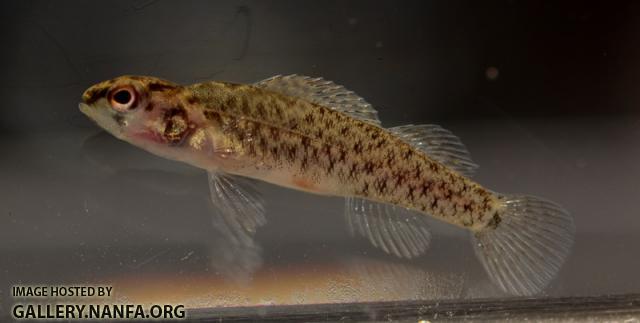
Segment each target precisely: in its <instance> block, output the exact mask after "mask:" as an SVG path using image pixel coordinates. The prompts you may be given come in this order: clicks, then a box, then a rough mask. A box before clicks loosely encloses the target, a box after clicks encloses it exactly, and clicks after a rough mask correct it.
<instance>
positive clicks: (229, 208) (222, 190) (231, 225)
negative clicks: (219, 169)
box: [208, 172, 267, 246]
mask: <svg viewBox="0 0 640 323" xmlns="http://www.w3.org/2000/svg"><path fill="white" fill-rule="evenodd" d="M208 174H209V189H210V195H211V202H212V203H213V206H214V208H215V209H216V212H215V216H214V218H213V224H214V225H215V226H216V227H218V228H219V229H223V230H226V231H227V232H228V233H229V238H230V239H232V240H233V242H234V243H236V244H239V245H244V246H253V245H254V242H253V234H254V233H255V232H256V229H257V228H258V227H260V226H262V225H264V224H266V223H267V220H266V217H265V208H264V200H263V199H262V196H261V195H260V193H259V192H258V190H257V189H256V187H255V183H254V182H253V181H252V180H250V179H248V178H244V177H240V176H234V175H229V174H225V173H216V172H209V173H208Z"/></svg>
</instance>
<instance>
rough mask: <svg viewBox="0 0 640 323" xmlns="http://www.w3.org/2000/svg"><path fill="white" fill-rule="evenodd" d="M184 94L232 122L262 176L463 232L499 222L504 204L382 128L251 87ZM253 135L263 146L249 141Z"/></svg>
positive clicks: (202, 87) (205, 87)
mask: <svg viewBox="0 0 640 323" xmlns="http://www.w3.org/2000/svg"><path fill="white" fill-rule="evenodd" d="M184 91H185V92H186V93H187V94H184V95H186V96H188V95H192V96H193V97H194V98H195V99H196V102H206V103H200V104H197V108H199V109H204V110H209V111H212V112H215V113H217V114H218V115H226V116H228V118H227V119H225V123H226V125H225V126H223V127H224V128H225V129H228V130H227V131H228V135H229V136H232V137H233V139H234V142H235V144H236V145H238V146H239V147H240V149H239V150H241V151H246V152H251V154H250V156H248V158H253V159H255V160H256V163H257V164H260V168H261V169H260V170H264V169H265V168H270V169H271V168H287V169H288V171H289V172H291V173H292V174H293V175H296V176H299V177H303V178H305V179H308V180H310V181H312V182H316V183H317V182H318V181H319V179H321V178H322V179H325V180H327V179H328V180H329V181H331V182H335V183H336V185H335V186H336V187H339V188H340V191H339V192H332V193H333V195H341V196H344V195H348V196H356V197H363V198H370V199H373V200H376V201H379V202H385V203H392V204H397V205H401V206H404V207H407V208H410V209H414V210H417V211H420V212H424V213H428V214H430V215H432V216H436V217H439V218H442V219H443V220H445V221H447V222H449V223H452V224H456V225H460V226H464V227H476V228H483V227H484V226H486V224H487V223H488V222H489V221H490V220H491V219H493V216H498V217H499V216H500V212H499V208H498V206H499V203H498V201H499V197H495V196H492V194H491V193H489V192H488V191H487V190H485V189H484V188H482V187H480V186H479V185H477V184H475V183H473V182H472V181H470V180H468V179H466V178H464V177H462V176H460V175H459V174H457V173H455V172H453V171H451V170H449V169H447V168H445V167H442V166H441V165H440V164H439V163H437V162H436V161H433V160H431V159H429V158H428V157H427V156H425V155H424V154H421V153H418V152H416V150H415V149H414V148H412V147H411V146H409V145H408V144H406V143H404V142H403V141H402V140H399V139H398V138H396V137H394V136H392V135H390V134H389V133H388V132H387V131H386V130H385V129H383V128H380V127H377V126H375V125H371V124H368V123H366V122H363V121H360V120H357V119H353V118H349V117H347V116H345V115H343V114H341V113H339V112H336V111H332V110H330V109H327V108H325V107H321V106H317V105H315V104H313V103H310V102H307V101H304V100H300V99H295V98H290V97H285V96H283V95H281V94H279V93H274V92H270V91H265V90H262V89H259V88H255V87H253V86H249V85H237V84H229V83H218V82H210V83H205V84H198V85H195V86H192V87H187V88H185V90H184ZM209 118H211V119H210V120H215V119H217V118H219V117H218V116H214V114H209ZM232 123H234V125H233V126H230V124H232ZM249 133H250V134H251V136H252V137H254V138H258V139H254V140H243V139H244V138H243V137H245V136H247V134H249ZM292 150H294V151H295V154H292V153H291V151H292Z"/></svg>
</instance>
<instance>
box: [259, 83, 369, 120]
mask: <svg viewBox="0 0 640 323" xmlns="http://www.w3.org/2000/svg"><path fill="white" fill-rule="evenodd" d="M253 85H254V86H257V87H260V88H263V89H267V90H270V91H274V92H278V93H281V94H285V95H289V96H294V97H297V98H300V99H303V100H307V101H309V102H312V103H316V104H318V105H321V106H324V107H327V108H330V109H332V110H336V111H339V112H342V113H344V114H347V115H349V116H351V117H353V118H356V119H359V120H362V121H365V122H368V123H371V124H374V125H378V126H379V125H380V120H379V119H378V111H376V110H375V109H374V108H373V107H372V106H371V104H369V103H367V101H365V100H364V99H363V98H361V97H360V96H358V95H357V94H355V93H354V92H353V91H349V90H347V89H346V88H345V87H344V86H342V85H338V84H335V83H333V82H331V81H327V80H325V79H323V78H321V77H317V78H311V77H309V76H303V75H296V74H292V75H285V76H282V75H276V76H273V77H270V78H268V79H265V80H262V81H259V82H256V83H254V84H253Z"/></svg>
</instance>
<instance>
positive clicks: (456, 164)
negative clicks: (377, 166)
mask: <svg viewBox="0 0 640 323" xmlns="http://www.w3.org/2000/svg"><path fill="white" fill-rule="evenodd" d="M389 131H390V132H391V133H393V134H395V135H396V136H398V137H399V138H401V139H403V140H404V141H405V142H407V143H409V144H410V145H412V146H413V147H415V148H416V149H418V150H422V151H423V152H425V153H426V154H427V155H428V156H429V157H431V158H433V159H435V160H436V161H438V162H440V163H442V164H443V165H445V166H447V167H449V168H451V169H453V170H455V171H456V172H458V173H460V174H462V175H465V176H472V175H473V174H474V173H475V171H476V170H477V169H478V165H477V164H476V163H474V162H473V161H472V160H471V155H470V154H469V151H468V150H467V147H465V146H464V144H463V143H462V142H461V141H460V138H458V137H456V136H455V135H454V134H452V133H451V131H449V130H446V129H444V128H442V127H440V126H438V125H435V124H423V125H405V126H398V127H393V128H389Z"/></svg>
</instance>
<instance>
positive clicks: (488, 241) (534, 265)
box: [474, 195, 575, 296]
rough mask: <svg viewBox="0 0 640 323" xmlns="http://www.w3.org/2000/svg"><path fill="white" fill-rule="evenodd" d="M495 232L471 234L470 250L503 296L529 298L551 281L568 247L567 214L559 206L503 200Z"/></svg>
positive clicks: (570, 223)
mask: <svg viewBox="0 0 640 323" xmlns="http://www.w3.org/2000/svg"><path fill="white" fill-rule="evenodd" d="M504 205H505V208H506V209H505V213H504V215H503V217H502V221H501V222H500V223H499V225H498V226H497V227H496V228H495V229H492V228H487V229H485V230H482V231H480V232H477V233H475V235H474V249H475V252H476V255H477V256H478V258H479V259H480V262H481V263H482V265H483V267H484V268H485V270H486V271H487V273H488V274H489V278H490V279H491V280H492V281H493V282H494V283H495V284H496V285H498V286H500V288H501V289H502V290H504V291H505V292H508V293H511V294H515V295H521V296H524V295H533V294H536V293H538V292H540V291H541V290H542V289H543V288H544V287H546V286H547V285H548V284H549V282H550V281H551V280H552V279H553V278H554V277H555V276H556V274H557V273H558V271H559V270H560V268H561V266H562V264H563V263H564V261H565V259H566V258H567V256H568V255H569V252H570V250H571V247H572V245H573V235H574V232H575V226H574V223H573V218H572V217H571V215H570V214H569V213H568V212H567V211H566V210H564V209H563V208H562V207H561V206H559V205H558V204H555V203H553V202H551V201H548V200H545V199H542V198H538V197H533V196H523V195H514V196H508V197H507V201H506V202H505V203H504Z"/></svg>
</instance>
